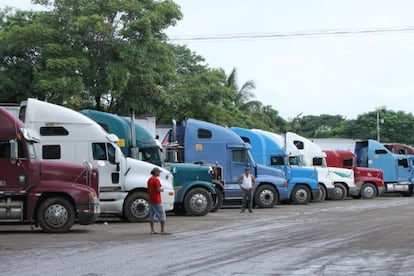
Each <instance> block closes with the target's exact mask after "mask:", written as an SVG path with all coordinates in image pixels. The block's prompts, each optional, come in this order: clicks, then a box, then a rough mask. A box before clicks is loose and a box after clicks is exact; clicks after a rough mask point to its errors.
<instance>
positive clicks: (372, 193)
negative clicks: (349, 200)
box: [360, 183, 377, 199]
mask: <svg viewBox="0 0 414 276" xmlns="http://www.w3.org/2000/svg"><path fill="white" fill-rule="evenodd" d="M360 194H361V197H362V198H363V199H373V198H374V197H376V196H377V188H376V187H375V185H374V184H372V183H366V184H364V185H362V187H361V192H360Z"/></svg>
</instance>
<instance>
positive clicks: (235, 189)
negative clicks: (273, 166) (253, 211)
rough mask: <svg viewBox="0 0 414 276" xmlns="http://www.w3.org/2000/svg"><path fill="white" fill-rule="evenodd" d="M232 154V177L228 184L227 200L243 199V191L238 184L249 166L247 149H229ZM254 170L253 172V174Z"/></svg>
mask: <svg viewBox="0 0 414 276" xmlns="http://www.w3.org/2000/svg"><path fill="white" fill-rule="evenodd" d="M229 152H230V176H231V181H230V182H228V183H226V198H227V199H229V198H232V197H236V198H239V197H241V189H240V186H239V183H238V179H239V177H240V176H241V175H242V174H243V173H244V169H245V168H246V167H247V166H248V155H247V152H246V149H229ZM253 171H254V170H252V173H253Z"/></svg>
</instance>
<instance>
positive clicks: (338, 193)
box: [334, 183, 348, 200]
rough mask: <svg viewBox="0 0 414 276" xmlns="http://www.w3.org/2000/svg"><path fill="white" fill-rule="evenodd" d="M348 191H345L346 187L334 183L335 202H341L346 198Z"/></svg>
mask: <svg viewBox="0 0 414 276" xmlns="http://www.w3.org/2000/svg"><path fill="white" fill-rule="evenodd" d="M347 195H348V191H347V190H346V187H345V185H344V184H342V183H335V196H334V199H335V200H343V199H345V198H346V197H347Z"/></svg>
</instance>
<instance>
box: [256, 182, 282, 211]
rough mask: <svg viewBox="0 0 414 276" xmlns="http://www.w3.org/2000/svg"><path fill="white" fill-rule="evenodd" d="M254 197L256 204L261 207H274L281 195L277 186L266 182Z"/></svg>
mask: <svg viewBox="0 0 414 276" xmlns="http://www.w3.org/2000/svg"><path fill="white" fill-rule="evenodd" d="M253 198H254V204H255V205H257V206H258V207H259V208H273V207H274V206H275V205H276V203H277V201H278V199H279V195H278V193H277V191H276V188H275V187H273V186H271V185H268V184H264V185H260V186H259V187H258V188H257V189H256V191H255V193H254V197H253Z"/></svg>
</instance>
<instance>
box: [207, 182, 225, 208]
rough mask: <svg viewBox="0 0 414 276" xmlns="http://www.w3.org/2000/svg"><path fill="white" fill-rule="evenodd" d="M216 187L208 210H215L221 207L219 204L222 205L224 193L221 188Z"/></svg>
mask: <svg viewBox="0 0 414 276" xmlns="http://www.w3.org/2000/svg"><path fill="white" fill-rule="evenodd" d="M215 189H216V194H215V195H214V196H213V203H212V205H211V209H210V212H217V211H218V209H220V208H221V206H223V201H224V194H223V192H222V191H221V190H219V189H217V187H216V188H215Z"/></svg>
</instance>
